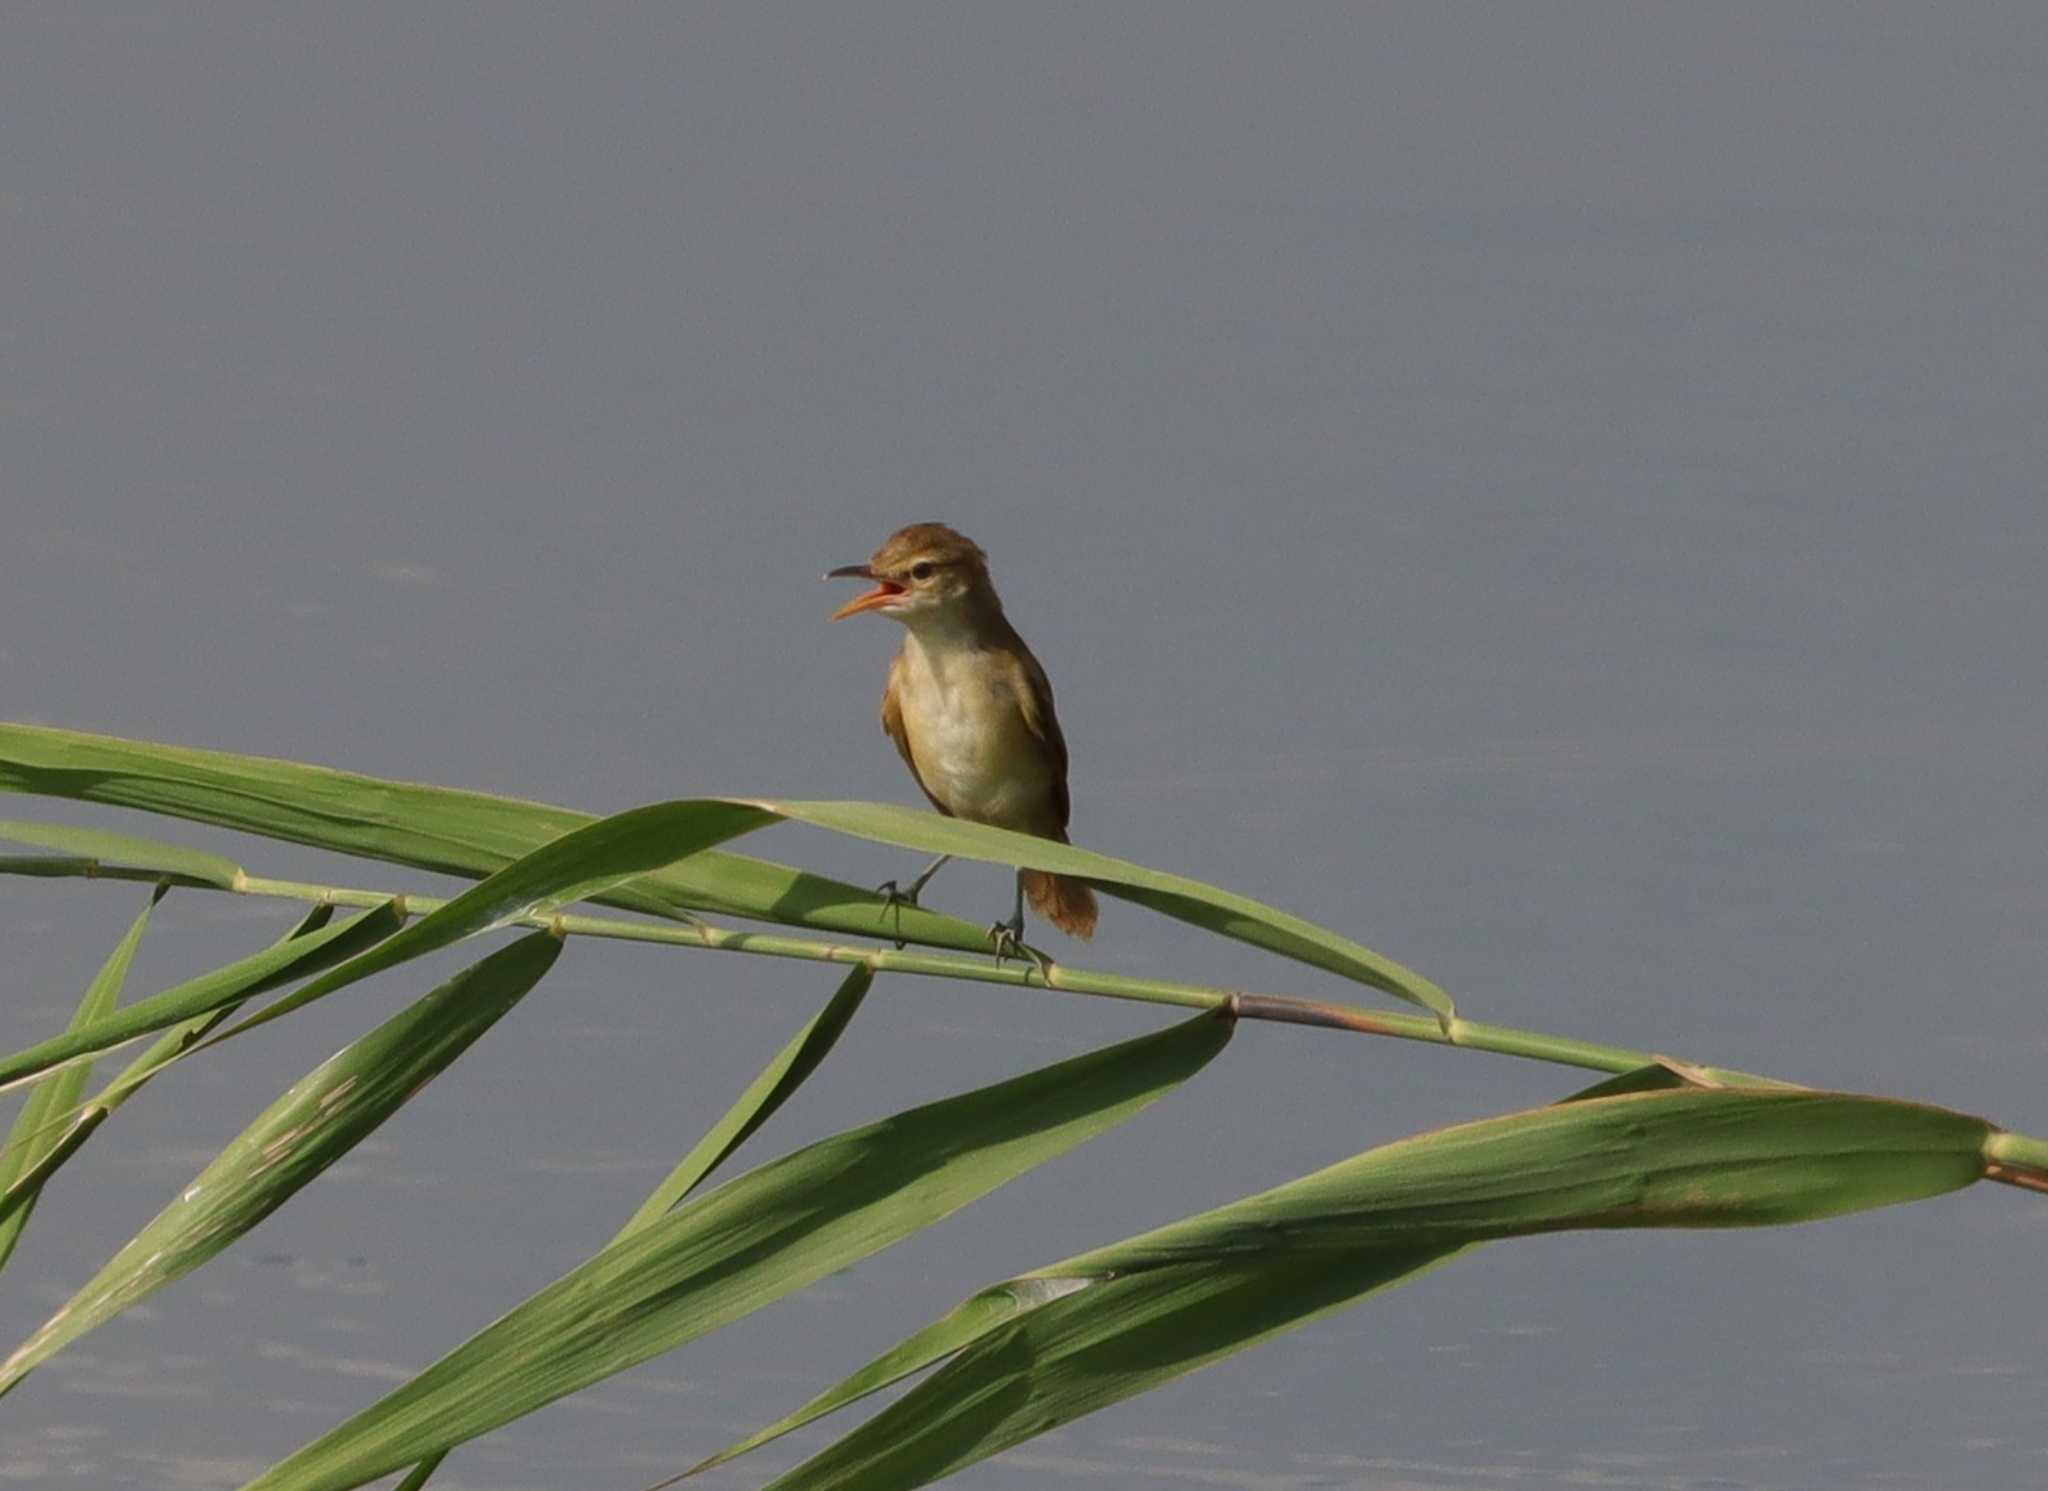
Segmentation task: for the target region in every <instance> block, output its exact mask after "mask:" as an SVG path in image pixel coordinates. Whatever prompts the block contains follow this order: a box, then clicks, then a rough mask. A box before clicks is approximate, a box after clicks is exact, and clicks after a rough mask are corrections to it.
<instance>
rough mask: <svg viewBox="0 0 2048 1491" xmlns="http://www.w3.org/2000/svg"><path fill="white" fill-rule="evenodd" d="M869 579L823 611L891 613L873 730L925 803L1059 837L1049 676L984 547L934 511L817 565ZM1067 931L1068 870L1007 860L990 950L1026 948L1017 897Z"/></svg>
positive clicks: (1087, 919) (1059, 780)
mask: <svg viewBox="0 0 2048 1491" xmlns="http://www.w3.org/2000/svg"><path fill="white" fill-rule="evenodd" d="M825 578H826V579H828V580H833V579H849V578H852V579H862V580H872V581H873V582H874V583H875V588H874V589H873V590H870V591H868V592H867V593H865V594H864V595H860V596H857V597H856V598H855V599H853V600H851V601H848V602H847V603H846V604H845V605H843V606H841V607H840V608H839V609H838V611H836V612H835V613H834V614H833V617H832V619H833V620H834V621H838V620H840V619H841V618H842V617H847V616H852V615H854V614H855V613H857V612H861V611H872V612H874V613H875V614H876V615H879V616H887V617H890V618H892V619H894V620H896V621H900V622H902V623H903V628H904V636H903V645H902V647H901V648H899V649H898V651H897V653H896V657H895V660H894V661H893V662H891V663H890V665H889V682H888V686H887V687H886V688H884V689H883V690H882V729H883V731H884V732H886V733H887V735H888V737H889V738H890V739H891V740H893V741H894V742H896V749H897V751H898V752H899V753H901V755H902V757H903V762H904V765H906V766H908V767H909V768H910V774H911V776H913V777H914V778H916V779H917V785H918V786H919V787H921V788H922V789H923V790H924V795H925V796H926V797H928V798H930V799H931V804H932V806H933V807H935V808H937V809H938V810H939V811H940V812H941V813H944V814H946V815H947V816H948V817H953V818H964V819H966V820H967V821H968V822H970V823H988V824H992V825H994V826H995V827H997V828H1011V829H1016V830H1018V831H1019V832H1022V833H1028V834H1036V835H1037V836H1038V837H1040V838H1042V839H1052V840H1054V841H1055V842H1057V843H1061V844H1064V843H1066V842H1067V816H1068V803H1067V743H1066V740H1065V738H1064V737H1062V736H1061V734H1060V722H1059V718H1058V716H1057V715H1055V714H1054V713H1053V706H1052V685H1051V684H1050V683H1048V682H1047V681H1046V677H1045V669H1043V668H1041V667H1040V666H1039V665H1038V659H1037V658H1035V657H1033V656H1032V655H1031V649H1030V648H1028V647H1026V646H1025V645H1024V639H1023V638H1022V637H1020V636H1018V635H1017V632H1016V629H1015V628H1014V627H1012V626H1011V625H1010V623H1009V619H1008V618H1007V617H1005V616H1004V615H1003V603H1002V601H1001V600H1000V599H998V598H997V596H996V588H995V585H994V583H993V582H991V581H990V579H989V575H988V556H987V555H986V554H984V553H982V551H981V549H980V547H979V546H978V545H976V544H975V543H974V542H973V541H972V540H970V539H968V538H965V537H963V536H962V535H960V534H958V533H955V532H954V531H953V530H952V529H951V528H948V527H947V526H946V525H945V524H943V523H913V524H911V525H910V526H909V527H908V528H901V529H898V530H897V531H896V532H895V533H892V534H891V535H890V536H889V539H888V541H887V542H886V543H884V544H883V545H882V547H881V548H879V549H877V550H875V553H874V557H873V558H872V559H870V560H868V562H867V563H866V564H848V565H843V566H841V567H840V568H838V569H835V570H833V571H832V572H831V573H830V574H828V575H826V577H825ZM949 857H950V856H944V855H942V856H941V857H940V858H938V859H936V860H934V861H933V862H932V863H931V864H930V865H928V866H926V867H925V870H924V872H923V873H922V874H920V875H919V876H918V877H917V878H916V879H915V880H913V881H912V882H911V883H910V888H909V889H908V890H907V891H901V892H899V891H898V890H897V889H896V886H895V883H894V882H893V881H892V882H890V883H889V884H887V885H885V886H883V887H882V889H883V890H884V891H886V892H888V893H889V895H890V897H891V899H892V900H902V901H908V902H911V903H912V904H915V903H916V901H917V896H918V892H919V891H921V890H923V889H924V886H925V883H926V882H927V881H928V880H930V879H931V877H932V876H933V875H934V874H935V873H937V871H938V868H939V866H940V865H943V864H944V863H945V862H946V860H947V858H949ZM1027 898H1028V899H1029V900H1030V902H1031V908H1032V910H1034V911H1036V912H1037V913H1038V914H1039V915H1040V916H1042V917H1044V918H1045V919H1046V920H1047V921H1049V922H1051V923H1052V924H1053V925H1054V926H1056V927H1058V928H1059V929H1060V930H1061V931H1063V932H1066V933H1068V934H1070V935H1071V936H1075V937H1081V938H1086V937H1088V936H1089V935H1090V934H1092V933H1093V932H1094V930H1095V895H1094V893H1093V892H1092V891H1090V890H1089V888H1088V887H1087V886H1086V885H1084V884H1082V883H1081V882H1080V881H1078V880H1074V879H1072V878H1070V877H1067V876H1061V875H1052V874H1048V873H1046V872H1045V871H1043V870H1019V871H1018V872H1017V902H1016V908H1015V910H1014V911H1013V912H1012V913H1011V916H1010V919H1009V920H1008V921H1007V922H1002V921H999V922H997V923H995V924H994V925H993V926H991V927H990V928H989V937H990V940H992V941H993V942H994V943H995V945H996V955H997V957H998V958H1001V957H1003V956H1004V955H1005V954H1010V955H1016V954H1020V953H1021V954H1026V955H1030V956H1032V957H1033V958H1034V961H1038V962H1039V963H1040V971H1041V972H1043V971H1044V967H1043V961H1042V959H1039V958H1038V957H1037V955H1035V954H1031V951H1030V949H1028V948H1026V947H1025V946H1024V943H1023V937H1024V902H1025V900H1026V899H1027Z"/></svg>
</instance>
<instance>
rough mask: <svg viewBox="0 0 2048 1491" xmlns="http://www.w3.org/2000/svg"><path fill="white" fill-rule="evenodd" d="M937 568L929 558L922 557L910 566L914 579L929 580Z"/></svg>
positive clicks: (911, 575)
mask: <svg viewBox="0 0 2048 1491" xmlns="http://www.w3.org/2000/svg"><path fill="white" fill-rule="evenodd" d="M935 568H936V566H935V565H934V564H933V563H932V562H931V561H930V560H929V559H920V560H918V561H917V563H915V564H913V565H912V566H911V567H910V578H911V579H913V580H929V579H930V578H931V577H932V571H933V569H935Z"/></svg>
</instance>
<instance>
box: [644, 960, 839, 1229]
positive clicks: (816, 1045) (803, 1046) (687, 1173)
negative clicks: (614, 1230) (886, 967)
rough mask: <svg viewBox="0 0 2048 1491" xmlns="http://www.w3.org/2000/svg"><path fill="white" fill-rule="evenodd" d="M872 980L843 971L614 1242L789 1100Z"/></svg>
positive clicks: (691, 1186)
mask: <svg viewBox="0 0 2048 1491" xmlns="http://www.w3.org/2000/svg"><path fill="white" fill-rule="evenodd" d="M874 981H875V974H874V970H873V969H871V968H869V967H867V966H866V965H865V964H862V965H859V966H857V967H855V968H854V970H853V971H852V972H851V973H849V974H847V975H846V977H845V978H844V979H843V980H841V982H840V985H839V987H838V989H836V990H835V991H834V992H833V995H832V997H831V998H830V999H829V1000H827V1001H826V1002H825V1007H824V1008H823V1009H822V1010H820V1011H818V1013H817V1014H816V1015H814V1016H812V1017H811V1019H810V1020H809V1021H808V1022H807V1023H806V1024H805V1025H804V1028H803V1029H801V1030H799V1031H798V1032H797V1033H796V1034H795V1035H794V1036H792V1037H790V1040H789V1042H788V1044H787V1045H785V1046H784V1047H783V1048H782V1049H781V1050H780V1051H778V1052H776V1053H775V1056H774V1058H773V1059H772V1060H770V1061H769V1063H768V1065H767V1066H766V1067H764V1068H762V1070H761V1075H760V1076H758V1077H756V1078H755V1079H754V1080H753V1081H752V1082H751V1083H749V1084H748V1086H747V1090H746V1091H745V1092H743V1093H741V1094H740V1095H739V1098H738V1099H737V1100H736V1101H735V1102H734V1103H733V1105H732V1107H730V1108H729V1109H727V1110H726V1112H725V1114H724V1116H722V1117H721V1118H720V1119H719V1120H718V1122H717V1123H715V1124H713V1125H712V1126H711V1128H710V1130H709V1131H708V1132H707V1133H706V1134H705V1135H704V1137H703V1138H702V1139H700V1140H698V1141H697V1143H696V1145H695V1147H693V1148H692V1149H691V1150H690V1152H689V1153H688V1154H686V1155H684V1156H683V1158H682V1162H681V1163H680V1164H678V1165H677V1166H676V1168H675V1170H674V1171H673V1172H672V1173H671V1174H670V1175H669V1177H668V1179H667V1180H665V1181H663V1182H662V1183H661V1184H660V1185H659V1186H657V1187H655V1189H654V1192H653V1194H652V1195H650V1196H649V1197H648V1198H647V1199H646V1200H645V1201H643V1202H642V1203H641V1204H640V1209H639V1210H638V1211H636V1212H634V1213H633V1215H632V1216H631V1217H630V1218H629V1219H628V1220H627V1222H626V1225H625V1226H624V1227H622V1228H620V1229H619V1233H618V1236H617V1237H614V1238H613V1239H612V1241H613V1242H617V1241H619V1240H620V1239H621V1238H626V1237H630V1236H632V1235H633V1234H634V1233H635V1232H638V1231H639V1230H640V1229H641V1228H642V1227H645V1226H646V1225H647V1224H648V1223H650V1222H652V1221H654V1220H655V1219H656V1218H657V1217H660V1216H663V1215H665V1214H666V1213H667V1212H668V1211H669V1209H670V1208H671V1207H673V1206H674V1205H675V1204H676V1203H677V1202H678V1201H681V1200H682V1199H683V1197H685V1196H687V1195H689V1194H690V1192H691V1191H693V1190H695V1189H696V1188H697V1186H698V1185H699V1184H700V1183H701V1182H702V1181H703V1179H704V1177H705V1176H707V1175H709V1174H710V1173H711V1172H712V1171H713V1170H715V1169H717V1168H718V1167H719V1165H721V1164H723V1163H724V1161H725V1159H726V1157H727V1156H728V1155H730V1154H731V1153H732V1152H733V1151H734V1150H736V1149H738V1148H739V1147H740V1146H741V1145H742V1144H744V1143H746V1142H747V1140H748V1139H749V1138H750V1137H752V1135H753V1134H754V1132H755V1131H756V1130H758V1129H759V1128H760V1127H761V1125H762V1124H764V1123H766V1122H767V1121H768V1120H769V1119H770V1118H772V1117H774V1115H775V1110H776V1109H778V1108H780V1107H781V1106H782V1105H783V1104H784V1103H786V1102H788V1101H789V1098H790V1095H791V1094H792V1093H794V1092H795V1091H796V1090H797V1089H798V1088H799V1087H801V1086H803V1084H804V1082H805V1081H806V1079H808V1078H809V1077H810V1075H811V1073H812V1072H815V1071H816V1070H817V1069H818V1063H820V1062H821V1061H823V1060H824V1059H825V1058H826V1056H827V1055H829V1054H830V1053H831V1050H832V1048H833V1047H834V1046H835V1045H837V1044H838V1043H839V1037H840V1036H841V1035H842V1034H844V1033H845V1030H846V1027H847V1024H848V1022H850V1021H851V1020H852V1019H853V1016H854V1013H855V1011H857V1010H858V1009H859V1008H860V1006H861V1001H862V1000H864V999H866V998H867V993H868V988H869V986H870V985H872V984H873V983H874Z"/></svg>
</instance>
